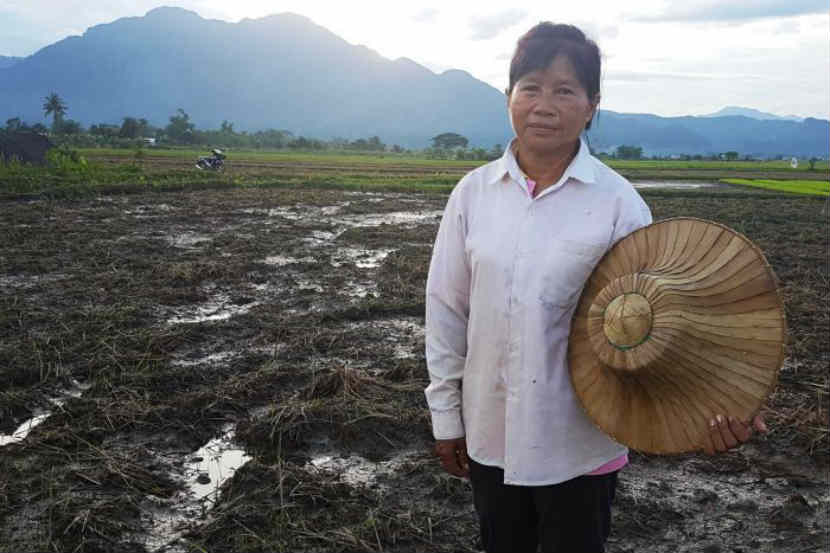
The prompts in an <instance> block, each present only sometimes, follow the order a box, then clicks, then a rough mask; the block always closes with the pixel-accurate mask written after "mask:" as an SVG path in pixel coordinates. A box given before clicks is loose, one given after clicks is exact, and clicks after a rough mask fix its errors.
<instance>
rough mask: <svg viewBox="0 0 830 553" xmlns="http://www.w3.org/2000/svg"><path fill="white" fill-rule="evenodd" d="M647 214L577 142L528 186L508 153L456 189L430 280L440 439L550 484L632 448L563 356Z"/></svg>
mask: <svg viewBox="0 0 830 553" xmlns="http://www.w3.org/2000/svg"><path fill="white" fill-rule="evenodd" d="M650 223H651V212H650V211H649V209H648V206H646V204H645V202H643V200H642V198H640V196H639V194H637V192H636V191H635V190H634V188H633V187H632V186H631V184H630V183H629V182H628V181H627V180H625V179H624V178H623V177H622V176H620V175H619V174H617V173H616V172H614V171H613V170H612V169H611V168H609V167H608V166H606V165H605V164H603V163H602V162H601V161H599V160H598V159H596V158H595V157H593V156H592V155H590V153H589V151H588V147H587V145H586V144H585V142H584V141H582V142H581V143H580V148H579V152H578V153H577V155H576V157H575V158H574V159H573V160H572V161H571V163H570V165H569V166H568V167H567V169H566V170H565V172H564V174H563V175H562V178H561V179H560V180H559V181H558V182H557V183H555V184H554V185H553V186H551V187H549V188H547V189H545V190H543V191H542V192H541V193H540V194H539V195H538V196H537V197H535V198H534V197H532V196H531V194H530V193H529V191H528V190H527V187H526V186H525V180H524V178H523V176H522V173H521V171H520V169H519V166H518V164H517V162H516V158H515V156H514V154H513V148H512V145H511V146H508V147H507V148H506V150H505V153H504V155H503V156H502V157H501V158H500V159H498V160H495V161H493V162H491V163H488V164H486V165H484V166H482V167H479V168H477V169H475V170H474V171H472V172H470V173H468V174H467V175H466V176H465V177H464V178H462V179H461V181H460V182H459V183H458V185H457V186H456V187H455V189H454V190H453V192H452V194H451V195H450V198H449V200H448V202H447V206H446V209H445V211H444V217H443V219H442V220H441V225H440V227H439V230H438V236H437V238H436V240H435V245H434V249H433V254H432V261H431V263H430V268H429V276H428V278H427V290H426V357H427V368H428V370H429V376H430V384H429V386H428V387H427V388H426V398H427V403H428V404H429V408H430V412H431V415H432V426H433V434H434V436H435V438H436V439H452V438H460V437H462V436H465V437H466V442H467V450H468V453H469V455H470V457H471V458H472V459H474V460H475V461H477V462H479V463H481V464H484V465H490V466H497V467H501V468H503V469H504V483H505V484H516V485H528V486H535V485H547V484H556V483H559V482H564V481H565V480H569V479H571V478H574V477H576V476H580V475H583V474H587V473H589V472H591V471H592V470H594V469H596V468H598V467H600V466H602V465H604V464H605V463H607V462H609V461H611V460H613V459H616V458H618V457H620V456H621V455H624V454H625V453H627V449H626V448H625V447H624V446H622V445H620V444H618V443H616V442H615V441H613V440H612V439H611V438H610V437H608V436H607V435H606V434H604V433H603V432H602V431H601V430H599V429H598V428H596V427H595V426H594V425H593V423H592V422H591V421H590V420H589V419H588V417H587V416H586V415H585V413H584V411H583V410H582V407H581V406H580V404H579V400H578V399H577V397H576V395H575V393H574V391H573V387H572V385H571V381H570V375H569V372H568V364H567V347H568V335H569V333H570V324H571V317H572V316H573V312H574V310H575V308H576V304H577V301H578V299H579V296H580V293H581V291H582V287H583V286H584V284H585V282H586V280H587V278H588V277H589V276H590V274H591V271H592V270H593V268H594V266H595V265H596V263H597V262H598V261H599V259H600V258H601V257H602V256H603V254H604V253H605V252H606V251H607V250H608V249H609V248H610V247H611V246H612V245H613V244H614V243H615V242H617V241H618V240H620V239H621V238H623V237H624V236H626V235H627V234H629V233H630V232H632V231H634V230H636V229H638V228H640V227H643V226H646V225H648V224H650Z"/></svg>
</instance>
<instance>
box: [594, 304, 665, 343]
mask: <svg viewBox="0 0 830 553" xmlns="http://www.w3.org/2000/svg"><path fill="white" fill-rule="evenodd" d="M652 320H653V316H652V312H651V304H650V303H649V301H648V299H646V297H645V296H643V295H641V294H637V293H627V294H620V295H619V296H617V297H616V298H614V299H613V300H611V303H609V304H608V307H606V308H605V317H604V320H603V325H602V330H603V332H604V333H605V337H606V338H608V342H609V343H610V344H611V345H612V346H614V347H615V348H617V349H621V350H623V351H625V350H627V349H630V348H633V347H636V346H638V345H640V344H642V343H643V342H645V341H646V340H647V339H648V336H649V333H650V332H651V324H652Z"/></svg>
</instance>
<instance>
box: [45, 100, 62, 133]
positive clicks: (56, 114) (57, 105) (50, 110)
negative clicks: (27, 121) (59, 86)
mask: <svg viewBox="0 0 830 553" xmlns="http://www.w3.org/2000/svg"><path fill="white" fill-rule="evenodd" d="M44 100H45V102H44V103H43V116H44V117H49V114H52V117H53V118H54V119H53V120H52V131H53V132H58V131H59V130H60V127H61V123H62V122H63V116H64V115H65V114H66V110H67V107H66V104H65V103H64V102H63V100H62V99H61V97H60V96H58V93H57V92H52V93H51V94H49V96H47V97H46V98H44Z"/></svg>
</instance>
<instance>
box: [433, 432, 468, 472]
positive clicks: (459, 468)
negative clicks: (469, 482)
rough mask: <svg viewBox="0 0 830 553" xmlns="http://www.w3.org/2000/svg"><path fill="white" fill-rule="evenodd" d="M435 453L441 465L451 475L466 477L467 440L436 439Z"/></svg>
mask: <svg viewBox="0 0 830 553" xmlns="http://www.w3.org/2000/svg"><path fill="white" fill-rule="evenodd" d="M435 454H436V455H437V456H438V457H439V458H440V459H441V466H443V467H444V470H445V471H447V472H449V473H450V474H452V475H453V476H459V477H462V478H466V477H467V476H469V474H470V460H469V459H468V458H467V440H465V439H464V438H455V439H453V440H436V441H435Z"/></svg>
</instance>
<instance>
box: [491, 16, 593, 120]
mask: <svg viewBox="0 0 830 553" xmlns="http://www.w3.org/2000/svg"><path fill="white" fill-rule="evenodd" d="M560 54H562V55H564V56H567V58H568V61H570V62H571V65H573V68H574V71H576V76H577V78H578V79H579V83H580V84H581V85H582V88H584V89H585V92H587V93H588V98H589V99H590V100H591V101H592V102H593V100H594V98H596V96H597V94H599V74H600V69H601V62H600V54H599V47H598V46H597V44H596V42H594V41H593V40H591V39H589V38H588V37H586V36H585V33H583V32H582V31H580V30H579V29H578V28H577V27H574V26H573V25H564V24H554V23H551V22H549V21H545V22H542V23H539V24H538V25H536V26H534V27H533V28H532V29H530V30H529V31H528V32H527V33H525V34H524V36H522V38H520V39H519V42H518V44H516V52H515V53H514V54H513V59H512V60H510V85H509V86H508V87H507V95H508V96H510V94H511V93H512V92H513V87H514V86H515V85H516V81H518V80H519V79H521V78H522V77H524V76H525V75H527V74H528V73H530V72H532V71H538V70H540V69H545V68H546V67H547V66H548V65H550V63H551V62H552V61H553V60H554V58H556V56H558V55H560ZM585 128H586V129H590V128H591V121H588V124H587V125H585Z"/></svg>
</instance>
